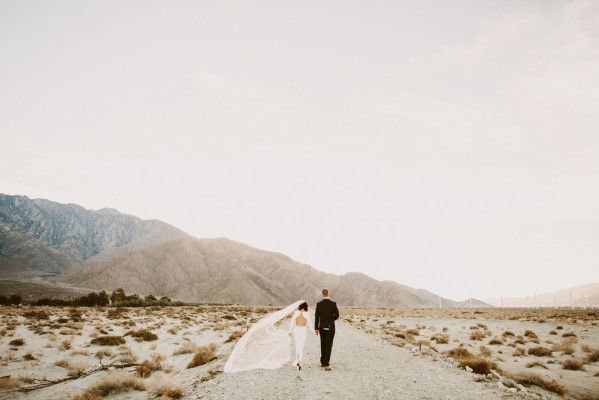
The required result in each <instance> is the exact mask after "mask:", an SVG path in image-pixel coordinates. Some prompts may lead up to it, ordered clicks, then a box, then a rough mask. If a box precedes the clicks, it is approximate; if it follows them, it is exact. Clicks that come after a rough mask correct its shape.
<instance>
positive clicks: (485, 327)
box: [476, 322, 488, 329]
mask: <svg viewBox="0 0 599 400" xmlns="http://www.w3.org/2000/svg"><path fill="white" fill-rule="evenodd" d="M476 326H478V327H479V328H481V329H488V328H487V325H485V324H482V323H480V322H479V323H478V324H476Z"/></svg>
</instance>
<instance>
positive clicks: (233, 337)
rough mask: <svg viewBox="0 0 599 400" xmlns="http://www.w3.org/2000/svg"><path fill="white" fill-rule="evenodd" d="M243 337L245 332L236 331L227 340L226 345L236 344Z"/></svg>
mask: <svg viewBox="0 0 599 400" xmlns="http://www.w3.org/2000/svg"><path fill="white" fill-rule="evenodd" d="M242 336H243V331H235V332H233V333H231V335H229V338H228V339H227V340H225V343H229V342H236V341H237V340H239V339H240V338H241V337H242Z"/></svg>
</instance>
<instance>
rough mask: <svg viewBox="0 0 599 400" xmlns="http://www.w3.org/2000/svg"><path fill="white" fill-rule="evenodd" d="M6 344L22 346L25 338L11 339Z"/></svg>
mask: <svg viewBox="0 0 599 400" xmlns="http://www.w3.org/2000/svg"><path fill="white" fill-rule="evenodd" d="M8 344H9V345H10V346H23V345H24V344H25V339H15V340H11V341H10V342H9V343H8Z"/></svg>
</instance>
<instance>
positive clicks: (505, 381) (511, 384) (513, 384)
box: [499, 376, 518, 388]
mask: <svg viewBox="0 0 599 400" xmlns="http://www.w3.org/2000/svg"><path fill="white" fill-rule="evenodd" d="M499 380H500V381H501V383H503V384H504V385H505V386H507V387H509V388H516V387H517V385H518V384H517V383H516V382H515V381H513V380H511V379H507V378H504V377H503V376H502V377H501V378H500V379H499Z"/></svg>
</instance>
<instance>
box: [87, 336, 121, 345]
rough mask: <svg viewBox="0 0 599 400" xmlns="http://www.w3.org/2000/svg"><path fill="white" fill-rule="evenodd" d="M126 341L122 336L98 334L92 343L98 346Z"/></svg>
mask: <svg viewBox="0 0 599 400" xmlns="http://www.w3.org/2000/svg"><path fill="white" fill-rule="evenodd" d="M124 343H125V339H123V338H122V337H121V336H98V337H97V338H95V339H92V341H91V344H95V345H97V346H118V345H120V344H124Z"/></svg>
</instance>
